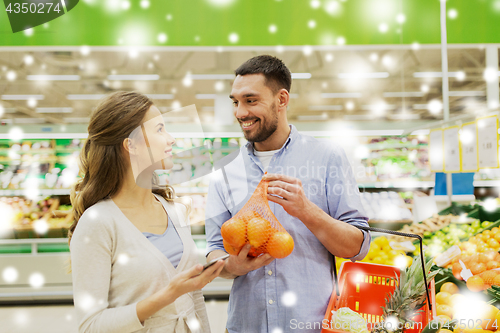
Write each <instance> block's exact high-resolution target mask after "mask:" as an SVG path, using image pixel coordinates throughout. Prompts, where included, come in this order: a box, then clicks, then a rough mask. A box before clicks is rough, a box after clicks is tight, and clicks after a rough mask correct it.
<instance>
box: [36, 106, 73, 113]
mask: <svg viewBox="0 0 500 333" xmlns="http://www.w3.org/2000/svg"><path fill="white" fill-rule="evenodd" d="M35 112H36V113H71V112H73V108H69V107H52V108H36V109H35Z"/></svg>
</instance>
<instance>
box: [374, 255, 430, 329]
mask: <svg viewBox="0 0 500 333" xmlns="http://www.w3.org/2000/svg"><path fill="white" fill-rule="evenodd" d="M431 266H432V259H429V260H428V261H427V262H426V264H425V271H426V272H427V283H429V282H430V281H431V280H432V279H433V278H434V276H435V275H436V274H437V273H438V272H439V271H433V272H430V268H431ZM426 297H427V295H426V292H425V283H424V276H423V274H422V267H421V262H420V260H413V263H412V264H411V266H410V267H407V268H406V269H405V270H404V271H403V272H401V277H400V278H399V277H398V276H397V275H396V288H395V290H394V292H393V293H392V294H391V295H388V297H387V298H386V299H385V306H383V307H382V310H383V312H384V314H383V318H384V321H386V322H387V320H388V318H390V317H394V318H397V321H398V322H399V323H400V324H399V326H398V327H394V328H395V329H394V330H391V332H392V333H403V332H404V331H405V329H406V327H408V326H407V323H408V324H409V325H411V324H413V321H412V320H411V318H413V317H414V316H415V315H417V314H418V313H419V312H421V311H422V310H421V309H422V307H423V306H424V302H425V300H426ZM400 327H403V329H400ZM372 332H374V333H386V332H388V330H387V328H386V327H383V326H382V327H381V326H377V327H376V328H375V329H374V330H373V331H372Z"/></svg>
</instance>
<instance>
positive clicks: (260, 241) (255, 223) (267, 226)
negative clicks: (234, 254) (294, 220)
mask: <svg viewBox="0 0 500 333" xmlns="http://www.w3.org/2000/svg"><path fill="white" fill-rule="evenodd" d="M273 231H274V229H273V227H272V226H271V222H269V221H268V220H266V219H263V218H260V217H256V218H253V219H251V220H250V221H248V225H247V236H248V242H249V243H250V245H252V246H253V247H255V248H259V247H261V246H262V245H264V244H265V243H266V242H267V240H268V239H269V236H270V235H271V233H272V232H273Z"/></svg>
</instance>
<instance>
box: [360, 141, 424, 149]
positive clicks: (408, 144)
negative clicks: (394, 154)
mask: <svg viewBox="0 0 500 333" xmlns="http://www.w3.org/2000/svg"><path fill="white" fill-rule="evenodd" d="M366 147H367V148H369V149H371V150H385V149H398V148H426V147H428V144H426V143H420V144H417V145H414V144H412V143H411V141H408V142H406V143H383V142H381V143H369V144H367V145H366Z"/></svg>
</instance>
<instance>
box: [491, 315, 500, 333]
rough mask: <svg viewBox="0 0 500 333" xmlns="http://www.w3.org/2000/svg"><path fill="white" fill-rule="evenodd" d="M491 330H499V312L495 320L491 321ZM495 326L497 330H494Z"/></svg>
mask: <svg viewBox="0 0 500 333" xmlns="http://www.w3.org/2000/svg"><path fill="white" fill-rule="evenodd" d="M495 321H496V325H495ZM492 326H493V328H494V329H496V330H500V312H498V313H497V315H496V316H495V320H494V321H493V325H492ZM495 326H498V327H497V328H495Z"/></svg>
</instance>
